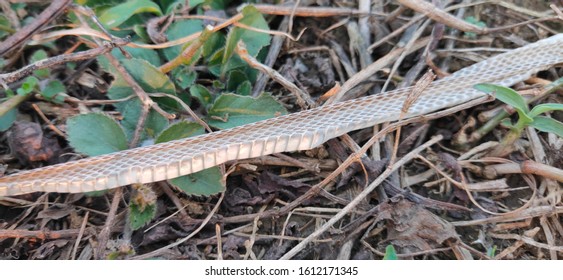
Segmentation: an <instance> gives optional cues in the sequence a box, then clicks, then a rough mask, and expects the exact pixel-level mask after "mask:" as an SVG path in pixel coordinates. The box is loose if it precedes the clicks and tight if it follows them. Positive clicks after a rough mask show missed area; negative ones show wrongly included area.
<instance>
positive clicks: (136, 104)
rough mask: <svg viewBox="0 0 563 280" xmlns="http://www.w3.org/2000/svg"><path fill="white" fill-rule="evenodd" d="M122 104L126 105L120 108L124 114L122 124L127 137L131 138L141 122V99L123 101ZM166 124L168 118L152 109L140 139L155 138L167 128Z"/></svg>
mask: <svg viewBox="0 0 563 280" xmlns="http://www.w3.org/2000/svg"><path fill="white" fill-rule="evenodd" d="M122 105H124V106H123V109H122V110H120V112H121V114H122V115H123V120H122V121H121V125H122V126H123V129H124V130H125V134H126V135H127V139H131V137H133V134H134V133H135V129H136V128H137V123H138V122H139V117H140V115H141V111H142V108H141V101H139V99H133V100H130V101H126V102H123V103H122ZM166 126H168V119H166V118H165V117H163V116H162V115H161V114H159V113H158V112H156V111H155V110H153V109H150V110H149V113H148V115H147V119H146V120H145V125H144V127H143V130H142V132H141V138H140V140H141V141H143V140H145V139H147V138H155V137H156V136H157V135H158V134H159V133H160V132H161V131H163V130H164V129H165V128H166Z"/></svg>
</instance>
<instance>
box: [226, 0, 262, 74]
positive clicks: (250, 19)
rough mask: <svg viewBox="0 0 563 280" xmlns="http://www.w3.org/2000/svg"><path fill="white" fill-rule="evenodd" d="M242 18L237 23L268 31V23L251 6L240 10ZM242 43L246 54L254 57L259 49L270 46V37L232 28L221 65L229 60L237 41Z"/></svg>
mask: <svg viewBox="0 0 563 280" xmlns="http://www.w3.org/2000/svg"><path fill="white" fill-rule="evenodd" d="M242 14H243V16H244V17H243V18H242V19H241V20H240V21H239V22H240V23H242V24H245V25H248V26H250V27H254V28H257V29H262V30H270V28H269V26H268V23H266V20H264V17H263V16H262V14H261V13H260V12H259V11H258V10H257V9H256V8H255V7H254V6H252V5H248V6H246V7H244V9H242ZM241 40H242V41H243V42H244V44H245V45H246V49H247V50H248V54H250V55H251V56H256V55H257V54H258V52H259V51H260V49H262V48H263V47H265V46H267V45H269V44H270V35H269V34H266V33H261V32H256V31H252V30H248V29H244V28H240V27H234V28H233V29H232V30H231V31H230V32H229V34H228V36H227V42H226V46H225V52H224V54H223V63H227V60H229V59H230V58H231V56H232V55H233V53H234V50H235V47H236V46H237V44H238V42H239V41H241Z"/></svg>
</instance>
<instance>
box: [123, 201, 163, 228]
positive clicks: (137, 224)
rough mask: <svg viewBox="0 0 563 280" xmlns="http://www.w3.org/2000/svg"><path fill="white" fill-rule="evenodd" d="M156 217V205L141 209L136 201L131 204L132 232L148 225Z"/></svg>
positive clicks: (130, 223)
mask: <svg viewBox="0 0 563 280" xmlns="http://www.w3.org/2000/svg"><path fill="white" fill-rule="evenodd" d="M155 215H156V204H149V205H146V206H144V207H141V206H140V205H138V204H137V203H135V200H131V202H130V203H129V225H130V226H131V229H132V230H138V229H140V228H142V227H143V226H145V225H146V224H148V223H149V222H150V221H152V219H154V217H155Z"/></svg>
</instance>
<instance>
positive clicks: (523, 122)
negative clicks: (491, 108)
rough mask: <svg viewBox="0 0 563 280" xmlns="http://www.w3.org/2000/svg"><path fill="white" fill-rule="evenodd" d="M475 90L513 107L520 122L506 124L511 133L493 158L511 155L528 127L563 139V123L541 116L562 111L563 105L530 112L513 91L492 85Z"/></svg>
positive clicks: (543, 105) (547, 105)
mask: <svg viewBox="0 0 563 280" xmlns="http://www.w3.org/2000/svg"><path fill="white" fill-rule="evenodd" d="M474 88H475V89H477V90H480V91H482V92H485V93H488V94H495V97H496V98H497V99H498V100H500V101H502V102H504V103H506V104H507V105H510V106H512V107H513V108H514V110H516V112H517V113H518V120H517V121H516V123H515V124H512V123H510V122H509V121H508V122H504V124H505V125H507V126H508V127H510V132H509V133H508V134H507V135H506V136H505V137H504V138H503V139H502V141H501V142H500V143H499V145H497V147H496V148H495V149H494V150H493V151H492V152H491V155H492V156H505V155H507V154H509V153H510V152H511V151H512V147H513V144H514V142H515V141H516V140H517V139H518V138H520V135H521V134H522V131H523V130H524V129H525V128H526V127H528V126H532V127H534V128H535V129H537V130H539V131H543V132H550V133H554V134H556V135H558V136H559V137H563V123H561V122H559V121H557V120H554V119H552V118H549V117H545V116H541V114H543V113H546V112H549V111H556V110H559V111H562V110H563V104H556V103H546V104H540V105H537V106H535V107H534V108H532V110H530V109H529V108H528V104H526V101H525V100H524V98H522V96H520V94H518V93H517V92H516V91H514V90H513V89H510V88H507V87H503V86H498V85H492V84H478V85H475V86H474Z"/></svg>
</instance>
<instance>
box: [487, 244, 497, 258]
mask: <svg viewBox="0 0 563 280" xmlns="http://www.w3.org/2000/svg"><path fill="white" fill-rule="evenodd" d="M496 253H497V245H493V247H490V248H488V249H487V256H488V257H489V258H494V257H495V255H496Z"/></svg>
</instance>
